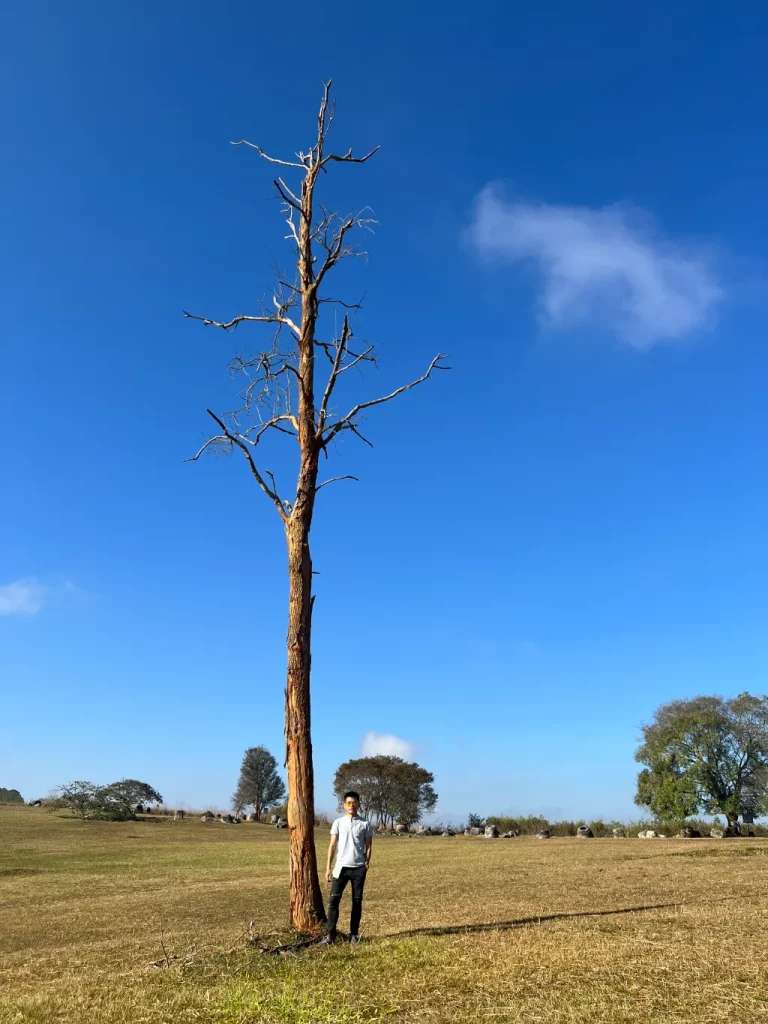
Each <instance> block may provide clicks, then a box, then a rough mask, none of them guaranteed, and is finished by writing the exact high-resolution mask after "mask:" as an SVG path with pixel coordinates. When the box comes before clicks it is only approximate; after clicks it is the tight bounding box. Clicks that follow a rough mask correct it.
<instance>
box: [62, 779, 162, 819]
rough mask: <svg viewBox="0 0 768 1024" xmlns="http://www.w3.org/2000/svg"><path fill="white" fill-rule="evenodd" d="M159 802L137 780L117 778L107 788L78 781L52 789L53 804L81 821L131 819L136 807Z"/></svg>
mask: <svg viewBox="0 0 768 1024" xmlns="http://www.w3.org/2000/svg"><path fill="white" fill-rule="evenodd" d="M162 799H163V798H162V797H161V796H160V794H159V793H158V792H157V790H155V789H153V788H152V787H151V786H150V785H148V784H147V783H146V782H139V781H138V780H137V779H121V780H120V781H119V782H112V783H110V784H109V785H108V786H97V785H96V784H95V783H93V782H87V781H84V780H82V779H78V780H77V781H75V782H69V783H67V785H65V786H59V788H58V790H56V803H57V805H58V806H64V807H68V808H69V809H70V810H71V811H72V812H73V813H74V814H76V815H77V816H78V817H80V818H82V819H83V820H85V819H86V818H99V819H101V820H103V821H128V820H130V819H131V818H133V817H135V815H136V808H137V806H138V805H139V804H147V803H161V802H162Z"/></svg>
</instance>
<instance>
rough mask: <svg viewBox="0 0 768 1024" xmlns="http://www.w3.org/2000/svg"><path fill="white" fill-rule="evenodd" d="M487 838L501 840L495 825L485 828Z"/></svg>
mask: <svg viewBox="0 0 768 1024" xmlns="http://www.w3.org/2000/svg"><path fill="white" fill-rule="evenodd" d="M485 838H486V839H498V838H499V830H498V829H497V828H496V826H495V825H486V826H485Z"/></svg>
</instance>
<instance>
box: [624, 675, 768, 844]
mask: <svg viewBox="0 0 768 1024" xmlns="http://www.w3.org/2000/svg"><path fill="white" fill-rule="evenodd" d="M635 759H636V760H637V761H638V762H639V763H640V764H642V765H644V766H645V767H644V768H643V769H642V771H641V772H640V773H639V775H638V777H637V794H636V796H635V803H637V804H639V805H640V806H642V807H648V808H649V809H650V810H651V811H652V812H653V814H655V815H656V817H657V818H666V819H673V820H677V821H680V820H684V819H685V818H688V817H690V816H691V815H693V814H696V813H697V812H699V811H703V812H705V813H707V814H722V815H724V816H725V819H726V822H727V825H728V828H729V829H730V830H731V831H738V819H739V815H740V814H744V813H746V812H750V813H752V814H753V815H759V814H765V813H768V696H763V697H755V696H753V695H752V694H749V693H742V694H740V695H739V696H738V697H734V698H732V699H731V700H725V699H724V698H722V697H694V698H693V699H691V700H677V701H672V702H671V703H669V704H664V705H662V707H660V708H659V709H658V710H657V711H656V714H655V716H654V720H653V722H652V723H651V724H650V725H646V726H644V727H643V743H642V744H641V746H640V747H639V748H638V750H637V752H636V754H635Z"/></svg>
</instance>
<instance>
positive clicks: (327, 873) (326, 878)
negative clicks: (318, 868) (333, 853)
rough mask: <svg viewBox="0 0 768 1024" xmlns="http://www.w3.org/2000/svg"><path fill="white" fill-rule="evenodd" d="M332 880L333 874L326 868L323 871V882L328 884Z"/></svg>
mask: <svg viewBox="0 0 768 1024" xmlns="http://www.w3.org/2000/svg"><path fill="white" fill-rule="evenodd" d="M332 879H333V872H332V871H331V869H330V868H326V869H325V880H326V882H330V881H331V880H332Z"/></svg>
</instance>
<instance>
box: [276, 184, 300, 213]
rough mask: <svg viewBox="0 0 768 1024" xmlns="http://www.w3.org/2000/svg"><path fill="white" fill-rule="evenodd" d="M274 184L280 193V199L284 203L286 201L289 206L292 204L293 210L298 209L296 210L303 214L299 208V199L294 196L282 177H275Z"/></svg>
mask: <svg viewBox="0 0 768 1024" xmlns="http://www.w3.org/2000/svg"><path fill="white" fill-rule="evenodd" d="M274 186H275V188H276V189H277V191H278V192H279V193H280V196H281V197H282V199H283V200H284V201H285V202H286V203H288V205H289V206H292V207H293V209H294V210H298V212H299V213H301V214H302V215H303V213H304V211H303V210H302V208H301V200H300V199H299V198H298V197H297V196H296V194H295V193H294V192H292V191H291V189H289V188H288V186H287V185H286V184H285V182H284V181H283V179H282V178H275V180H274Z"/></svg>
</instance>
